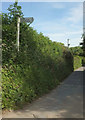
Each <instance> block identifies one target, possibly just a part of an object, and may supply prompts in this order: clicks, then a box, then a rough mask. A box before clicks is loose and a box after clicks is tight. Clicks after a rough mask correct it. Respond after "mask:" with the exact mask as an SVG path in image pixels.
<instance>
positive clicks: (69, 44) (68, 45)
mask: <svg viewBox="0 0 85 120" xmlns="http://www.w3.org/2000/svg"><path fill="white" fill-rule="evenodd" d="M69 41H70V40H69V39H67V46H68V48H69V46H70V44H69Z"/></svg>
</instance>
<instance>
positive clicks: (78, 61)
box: [74, 56, 83, 70]
mask: <svg viewBox="0 0 85 120" xmlns="http://www.w3.org/2000/svg"><path fill="white" fill-rule="evenodd" d="M82 58H83V57H81V56H74V70H75V69H77V68H79V67H81V66H82Z"/></svg>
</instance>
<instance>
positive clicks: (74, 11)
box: [66, 4, 83, 23]
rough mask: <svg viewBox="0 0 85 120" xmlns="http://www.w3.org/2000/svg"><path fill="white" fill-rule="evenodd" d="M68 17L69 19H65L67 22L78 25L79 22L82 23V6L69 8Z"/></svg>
mask: <svg viewBox="0 0 85 120" xmlns="http://www.w3.org/2000/svg"><path fill="white" fill-rule="evenodd" d="M68 15H69V17H67V19H66V20H67V21H70V22H73V23H78V22H80V21H81V22H82V23H83V4H80V5H78V6H77V7H75V8H71V9H70V10H69V14H68Z"/></svg>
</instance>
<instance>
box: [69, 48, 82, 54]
mask: <svg viewBox="0 0 85 120" xmlns="http://www.w3.org/2000/svg"><path fill="white" fill-rule="evenodd" d="M70 50H71V52H72V53H73V55H78V56H83V50H82V48H81V47H79V46H76V47H71V48H70Z"/></svg>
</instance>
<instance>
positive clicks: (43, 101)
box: [3, 67, 84, 118]
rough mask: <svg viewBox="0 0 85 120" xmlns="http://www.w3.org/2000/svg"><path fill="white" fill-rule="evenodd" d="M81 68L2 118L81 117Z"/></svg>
mask: <svg viewBox="0 0 85 120" xmlns="http://www.w3.org/2000/svg"><path fill="white" fill-rule="evenodd" d="M83 70H84V68H83V67H81V68H79V69H77V70H76V71H74V72H73V73H72V74H71V75H70V76H69V77H68V78H67V79H65V80H64V82H62V83H61V84H60V85H59V86H58V87H57V88H56V89H54V90H52V91H51V93H49V94H47V95H44V96H43V97H41V98H39V99H38V100H36V101H34V102H33V103H32V104H30V105H27V106H26V107H25V108H23V109H22V110H17V111H12V112H8V113H5V114H3V118H83Z"/></svg>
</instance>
